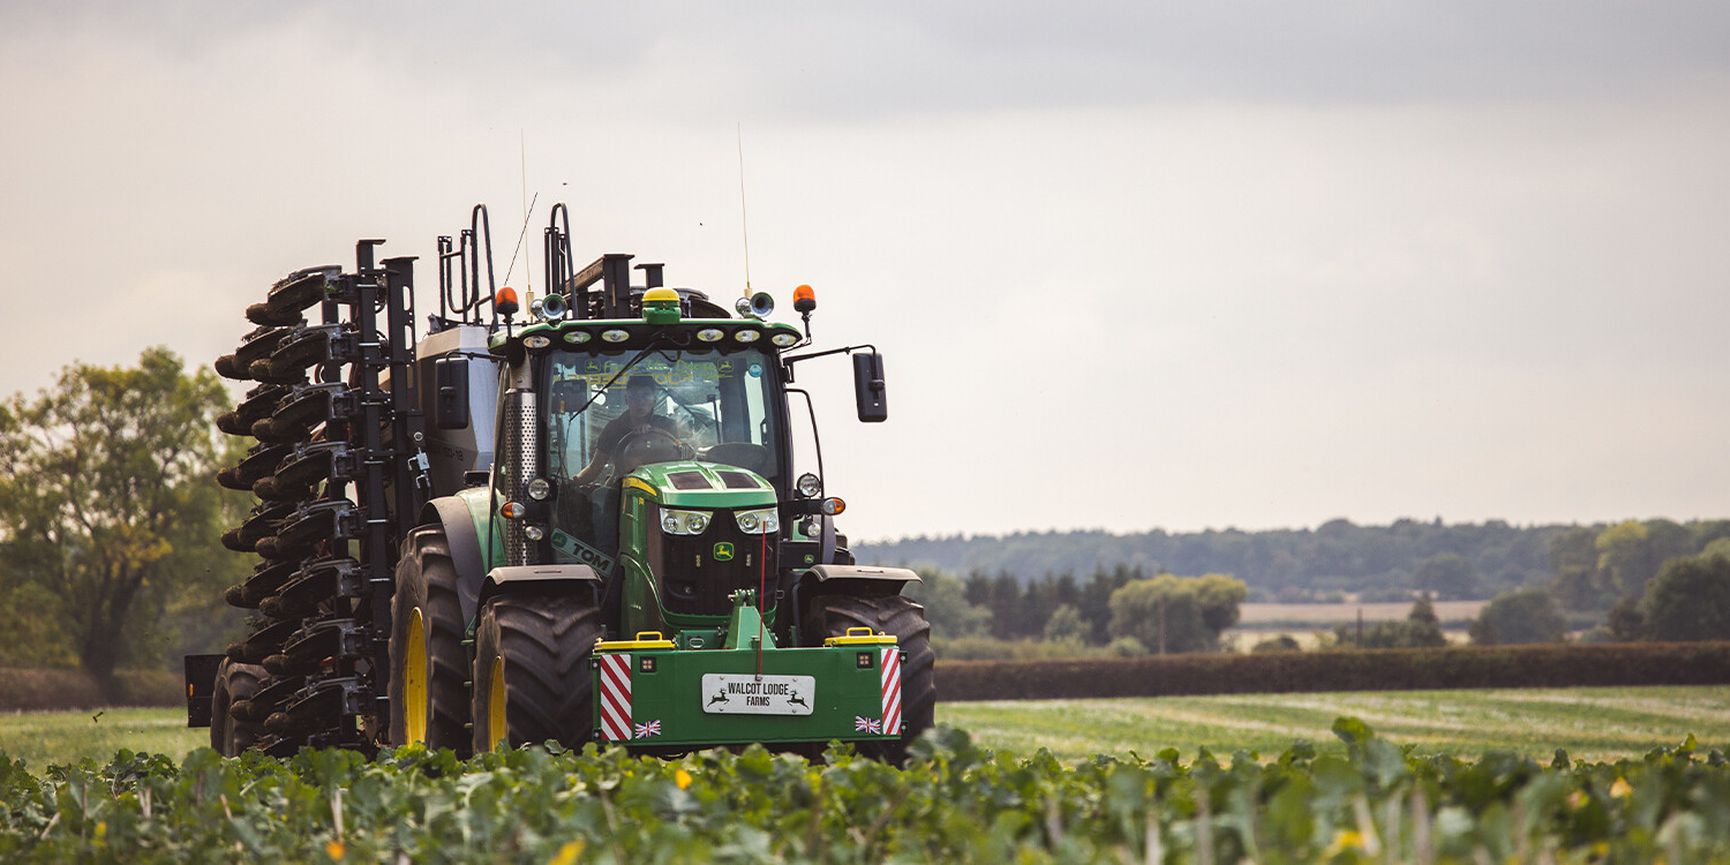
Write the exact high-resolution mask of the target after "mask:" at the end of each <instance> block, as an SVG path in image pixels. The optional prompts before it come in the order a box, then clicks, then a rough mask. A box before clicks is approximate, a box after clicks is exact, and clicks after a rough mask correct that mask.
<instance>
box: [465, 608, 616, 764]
mask: <svg viewBox="0 0 1730 865" xmlns="http://www.w3.org/2000/svg"><path fill="white" fill-rule="evenodd" d="M602 633H603V630H602V627H601V611H600V608H599V607H598V606H596V604H595V601H594V598H593V595H592V592H591V591H590V590H589V589H588V587H587V586H583V587H581V588H578V589H576V590H575V591H573V590H570V589H565V588H554V589H519V590H517V591H514V592H510V593H507V594H502V595H497V596H494V597H493V598H492V599H490V600H488V601H487V604H486V606H485V607H483V608H482V609H481V615H480V621H479V624H477V625H476V628H475V661H474V683H475V687H474V699H473V703H472V704H471V710H470V711H471V714H472V715H473V716H474V749H475V751H477V752H478V751H491V750H493V749H494V748H496V747H498V746H499V743H500V742H503V743H504V746H505V747H509V748H515V747H517V746H519V745H525V744H530V745H538V744H541V743H542V742H546V741H548V740H553V741H556V742H558V743H559V744H560V745H563V746H564V747H566V748H581V747H582V746H583V743H585V742H587V741H589V740H590V739H592V738H594V727H595V719H594V674H593V671H591V670H590V669H589V657H590V656H591V655H592V654H593V653H594V649H595V641H596V640H598V639H600V638H601V636H602Z"/></svg>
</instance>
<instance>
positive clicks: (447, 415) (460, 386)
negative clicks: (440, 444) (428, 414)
mask: <svg viewBox="0 0 1730 865" xmlns="http://www.w3.org/2000/svg"><path fill="white" fill-rule="evenodd" d="M433 384H434V385H435V387H436V389H435V390H434V397H433V424H434V425H435V426H437V427H438V428H439V429H468V426H469V359H468V358H466V357H441V358H439V359H438V360H435V361H433Z"/></svg>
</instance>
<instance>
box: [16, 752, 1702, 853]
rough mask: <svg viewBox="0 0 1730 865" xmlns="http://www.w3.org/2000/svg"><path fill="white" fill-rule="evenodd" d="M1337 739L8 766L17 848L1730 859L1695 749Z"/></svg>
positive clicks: (204, 757)
mask: <svg viewBox="0 0 1730 865" xmlns="http://www.w3.org/2000/svg"><path fill="white" fill-rule="evenodd" d="M1334 730H1335V732H1336V733H1337V734H1338V735H1339V736H1340V737H1341V738H1342V739H1343V740H1345V742H1346V748H1345V754H1344V755H1343V756H1336V755H1331V754H1318V753H1317V750H1316V749H1315V748H1314V747H1312V746H1311V745H1309V744H1308V743H1304V742H1299V743H1296V744H1294V745H1293V746H1292V747H1291V748H1290V749H1289V750H1287V751H1285V752H1284V753H1282V754H1279V755H1277V756H1275V757H1273V758H1272V759H1268V760H1264V759H1259V758H1258V756H1257V755H1255V754H1252V753H1248V752H1240V753H1237V754H1234V755H1232V756H1231V757H1230V758H1229V759H1223V760H1222V759H1220V758H1218V757H1216V756H1215V755H1213V754H1210V753H1208V752H1207V751H1205V750H1204V751H1201V752H1200V753H1198V754H1197V755H1195V756H1194V757H1193V758H1191V759H1188V760H1184V759H1182V758H1181V756H1180V755H1179V754H1178V753H1177V752H1176V751H1175V750H1167V751H1164V752H1161V753H1159V754H1155V755H1152V756H1149V757H1145V758H1144V757H1141V756H1137V755H1134V754H1131V755H1127V756H1125V757H1122V758H1114V757H1107V756H1100V757H1096V758H1094V759H1092V760H1089V761H1087V762H1084V763H1081V764H1079V765H1076V766H1065V765H1063V764H1061V763H1059V762H1058V761H1057V760H1056V759H1054V758H1053V757H1051V755H1049V754H1047V753H1044V752H1040V753H1038V754H1035V755H1034V756H1032V757H1030V758H1027V759H1017V758H1016V757H1014V756H1011V755H1008V754H994V753H992V752H989V751H986V750H982V749H980V748H978V747H977V746H975V745H974V744H973V743H972V742H971V740H970V739H969V737H968V736H967V735H966V734H965V733H964V732H961V731H958V730H953V729H939V730H937V731H935V732H934V733H933V734H932V735H930V736H928V737H927V738H925V739H924V740H922V741H921V742H920V743H919V744H918V746H917V749H916V750H917V753H916V756H915V758H914V760H913V761H912V763H911V764H910V765H909V766H908V767H907V768H905V769H896V768H893V767H891V766H887V765H884V764H882V763H877V762H873V761H869V760H864V759H859V758H856V757H854V756H853V755H852V754H851V753H850V752H848V751H847V750H846V749H845V748H840V749H837V750H832V751H831V752H830V753H829V754H828V757H827V762H826V763H807V762H806V761H805V760H803V759H801V758H798V757H795V756H791V755H779V756H778V755H772V754H770V753H769V752H767V751H764V750H762V749H760V748H756V747H753V748H750V749H748V750H746V751H744V752H742V753H739V754H733V753H728V752H726V751H706V752H701V753H697V754H692V755H689V756H686V757H683V758H680V759H675V760H659V759H650V758H635V757H631V756H629V755H627V754H625V753H624V752H622V751H620V750H617V749H614V750H608V751H602V752H596V751H595V750H594V749H593V748H592V747H591V748H589V749H586V750H585V751H583V752H581V753H573V752H562V753H561V752H557V751H556V750H555V751H551V752H549V751H545V750H540V749H525V750H520V751H513V752H509V753H504V754H496V755H494V754H488V755H481V756H478V757H475V758H474V759H472V760H470V761H468V762H466V763H464V762H460V761H458V760H457V759H456V758H455V757H454V756H452V755H451V754H450V753H449V752H437V753H429V752H427V751H425V750H423V749H421V748H418V747H410V748H404V749H400V750H398V751H395V752H386V753H384V754H381V755H380V756H379V757H377V758H376V759H373V760H368V759H366V758H365V757H363V756H362V755H360V754H357V753H353V752H343V751H312V750H306V751H302V752H301V753H300V754H299V755H298V756H296V757H293V758H290V759H287V760H275V759H271V758H268V757H265V756H263V755H261V754H248V755H246V756H244V757H241V758H238V759H233V760H224V759H222V758H221V757H218V756H217V755H216V754H215V753H214V752H211V751H209V750H199V751H195V752H193V753H192V754H190V755H188V756H187V757H186V759H185V760H184V761H183V762H182V763H180V764H179V765H178V766H177V765H175V764H174V762H173V761H171V760H169V759H168V758H166V757H163V756H161V755H151V754H135V753H131V752H127V751H121V752H120V753H119V754H118V755H116V757H115V759H114V760H113V761H111V762H109V763H108V764H107V765H97V764H96V763H95V762H94V761H89V760H86V761H84V762H83V763H80V764H78V765H75V766H51V767H49V768H48V769H47V770H45V771H44V772H43V773H42V774H40V775H38V774H34V773H32V772H31V771H30V770H29V769H28V768H27V767H26V766H25V765H24V764H23V762H22V761H13V760H7V759H4V757H3V756H0V861H5V862H44V863H47V862H54V863H58V862H73V861H81V862H129V863H132V862H144V863H148V862H240V861H247V862H250V861H293V862H332V861H345V862H401V861H412V862H429V863H438V862H537V863H539V862H547V863H563V865H569V863H573V862H577V861H584V862H613V863H623V862H631V863H655V862H690V861H718V862H764V861H812V862H889V861H896V862H899V861H917V862H930V861H945V860H949V861H963V862H1160V861H1163V862H1219V863H1228V862H1242V861H1254V862H1265V863H1282V862H1319V861H1330V862H1382V861H1400V862H1425V861H1435V862H1477V861H1496V862H1509V861H1534V862H1535V861H1559V862H1586V861H1608V862H1647V861H1653V860H1654V859H1659V858H1662V859H1664V860H1665V861H1667V862H1670V863H1686V862H1724V861H1730V767H1727V765H1726V761H1725V759H1724V756H1723V754H1722V753H1720V752H1719V751H1716V750H1714V751H1711V752H1709V753H1704V754H1703V753H1701V752H1700V749H1698V748H1696V746H1695V743H1694V742H1693V740H1692V738H1690V740H1689V741H1687V742H1685V743H1683V744H1682V745H1681V746H1679V747H1674V748H1660V749H1657V750H1654V751H1652V752H1651V753H1650V754H1648V755H1647V756H1646V757H1645V758H1643V759H1639V760H1623V761H1620V762H1616V763H1586V762H1580V761H1572V760H1569V759H1568V757H1567V755H1566V754H1563V753H1561V752H1558V753H1557V754H1556V757H1555V759H1554V760H1553V761H1552V762H1551V763H1549V764H1548V765H1541V764H1539V763H1537V762H1534V761H1532V760H1530V759H1526V758H1522V757H1519V756H1516V755H1512V754H1503V753H1491V754H1487V755H1485V756H1484V757H1483V758H1481V759H1478V760H1471V761H1465V760H1458V759H1454V758H1451V757H1433V756H1432V757H1426V756H1419V755H1417V754H1415V753H1413V752H1412V751H1411V750H1410V749H1409V748H1400V747H1397V746H1395V745H1394V744H1392V743H1390V742H1388V741H1386V740H1384V739H1381V738H1378V737H1376V736H1374V735H1372V734H1371V733H1370V731H1369V730H1368V728H1367V727H1365V726H1364V725H1363V724H1362V723H1361V722H1359V721H1356V720H1354V719H1340V720H1339V721H1338V722H1336V724H1335V726H1334Z"/></svg>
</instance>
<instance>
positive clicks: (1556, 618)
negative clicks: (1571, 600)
mask: <svg viewBox="0 0 1730 865" xmlns="http://www.w3.org/2000/svg"><path fill="white" fill-rule="evenodd" d="M1567 633H1568V623H1567V621H1566V620H1565V619H1563V618H1562V611H1561V610H1560V609H1558V608H1557V606H1556V599H1555V597H1553V596H1552V595H1551V594H1550V593H1549V592H1547V591H1545V590H1543V589H1519V590H1517V591H1512V592H1503V593H1502V594H1500V595H1497V596H1496V597H1495V599H1494V600H1491V601H1490V602H1489V603H1488V604H1485V605H1484V608H1483V609H1482V610H1480V611H1478V618H1477V620H1476V621H1473V622H1472V642H1474V643H1478V644H1480V645H1501V644H1505V643H1554V642H1559V641H1560V640H1562V639H1563V638H1564V637H1566V636H1567Z"/></svg>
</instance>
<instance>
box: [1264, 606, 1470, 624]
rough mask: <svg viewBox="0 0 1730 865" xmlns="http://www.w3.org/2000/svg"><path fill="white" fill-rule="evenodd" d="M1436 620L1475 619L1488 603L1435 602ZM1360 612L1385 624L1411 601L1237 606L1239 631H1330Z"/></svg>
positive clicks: (1406, 609) (1403, 612) (1401, 613)
mask: <svg viewBox="0 0 1730 865" xmlns="http://www.w3.org/2000/svg"><path fill="white" fill-rule="evenodd" d="M1435 603H1436V618H1438V619H1440V620H1442V621H1444V622H1458V621H1465V620H1466V619H1475V618H1477V617H1478V611H1479V610H1481V609H1483V608H1484V605H1485V604H1487V603H1489V601H1436V602H1435ZM1359 610H1362V611H1363V614H1364V621H1365V622H1386V621H1392V620H1395V619H1403V618H1405V617H1406V614H1407V613H1410V612H1411V611H1412V604H1411V602H1410V601H1386V602H1383V601H1378V602H1375V603H1364V604H1351V603H1344V604H1239V605H1238V612H1239V616H1238V622H1237V626H1238V627H1239V628H1254V627H1256V626H1257V625H1282V626H1283V625H1293V626H1295V625H1310V624H1313V625H1315V626H1316V627H1318V628H1331V627H1333V626H1334V625H1344V624H1348V623H1351V622H1355V621H1357V620H1358V611H1359Z"/></svg>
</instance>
